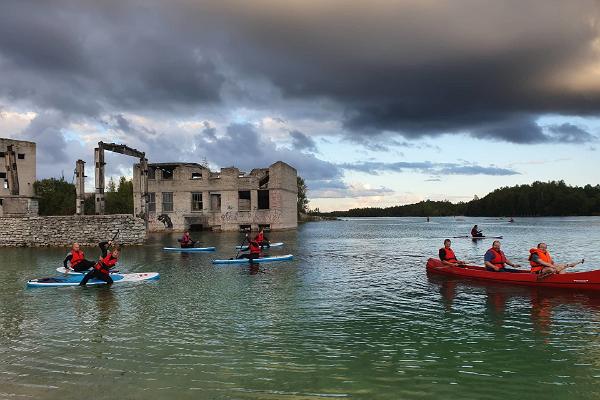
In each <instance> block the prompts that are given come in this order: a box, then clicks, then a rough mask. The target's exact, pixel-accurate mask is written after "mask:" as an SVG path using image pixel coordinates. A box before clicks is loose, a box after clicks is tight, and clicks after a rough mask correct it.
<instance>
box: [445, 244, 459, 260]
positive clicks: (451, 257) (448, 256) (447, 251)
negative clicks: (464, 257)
mask: <svg viewBox="0 0 600 400" xmlns="http://www.w3.org/2000/svg"><path fill="white" fill-rule="evenodd" d="M442 250H444V252H445V254H446V255H445V256H444V259H443V260H442V261H448V262H457V261H458V260H457V259H456V255H455V254H454V251H453V250H452V249H451V248H450V247H448V248H445V247H444V248H443V249H442Z"/></svg>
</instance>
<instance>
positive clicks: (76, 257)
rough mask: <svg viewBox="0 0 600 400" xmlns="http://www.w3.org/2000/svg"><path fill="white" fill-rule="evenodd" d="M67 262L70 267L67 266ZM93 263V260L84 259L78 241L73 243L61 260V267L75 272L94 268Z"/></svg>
mask: <svg viewBox="0 0 600 400" xmlns="http://www.w3.org/2000/svg"><path fill="white" fill-rule="evenodd" d="M67 263H70V267H67ZM94 265H95V262H93V261H90V260H86V259H85V254H83V251H81V249H80V247H79V243H73V246H71V251H70V252H69V254H67V256H66V257H65V259H64V260H63V267H64V268H65V270H68V269H69V268H70V269H72V270H73V271H75V272H83V271H87V270H88V269H90V268H94Z"/></svg>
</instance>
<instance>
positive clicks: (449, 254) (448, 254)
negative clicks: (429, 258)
mask: <svg viewBox="0 0 600 400" xmlns="http://www.w3.org/2000/svg"><path fill="white" fill-rule="evenodd" d="M451 244H452V242H451V241H450V239H446V240H444V247H442V248H441V249H440V251H439V255H440V260H441V261H442V264H444V265H448V266H451V267H458V266H461V265H465V264H466V262H464V261H461V260H459V259H457V258H456V255H455V254H454V250H452V248H451V247H450V245H451Z"/></svg>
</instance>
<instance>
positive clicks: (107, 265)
mask: <svg viewBox="0 0 600 400" xmlns="http://www.w3.org/2000/svg"><path fill="white" fill-rule="evenodd" d="M109 247H111V248H112V251H110V252H109V251H108V249H109ZM100 249H101V250H102V256H101V257H100V259H99V260H98V262H97V263H96V264H95V265H94V268H93V269H92V270H91V271H90V272H88V273H87V274H85V276H84V277H83V279H82V280H81V283H79V285H80V286H85V285H86V284H87V282H88V281H89V280H90V279H92V278H96V279H99V280H101V281H104V282H106V283H108V284H109V285H110V284H111V283H113V280H112V278H111V277H110V269H111V268H112V267H114V266H115V265H116V264H117V261H118V260H119V255H120V254H121V252H120V250H119V246H117V245H114V246H113V242H112V240H111V241H108V242H102V243H100Z"/></svg>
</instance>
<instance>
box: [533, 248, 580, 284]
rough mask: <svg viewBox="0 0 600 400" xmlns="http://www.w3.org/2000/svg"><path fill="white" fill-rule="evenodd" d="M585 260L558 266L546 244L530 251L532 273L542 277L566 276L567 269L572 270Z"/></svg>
mask: <svg viewBox="0 0 600 400" xmlns="http://www.w3.org/2000/svg"><path fill="white" fill-rule="evenodd" d="M584 261H585V260H584V259H581V261H577V262H574V263H570V264H556V263H554V260H553V259H552V256H550V253H549V252H548V246H547V245H546V243H540V244H538V245H537V248H535V249H531V250H529V264H530V265H531V272H532V273H534V274H540V276H546V275H552V274H564V273H565V272H566V269H567V268H572V267H574V266H576V265H578V264H583V262H584Z"/></svg>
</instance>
